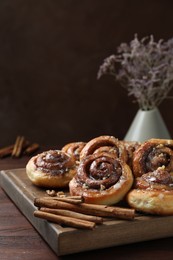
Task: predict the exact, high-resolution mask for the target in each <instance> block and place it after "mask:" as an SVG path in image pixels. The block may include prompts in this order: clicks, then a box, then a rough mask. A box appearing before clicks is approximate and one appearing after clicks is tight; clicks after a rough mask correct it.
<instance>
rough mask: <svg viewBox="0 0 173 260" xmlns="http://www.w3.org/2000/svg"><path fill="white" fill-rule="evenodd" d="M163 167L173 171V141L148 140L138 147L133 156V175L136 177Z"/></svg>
mask: <svg viewBox="0 0 173 260" xmlns="http://www.w3.org/2000/svg"><path fill="white" fill-rule="evenodd" d="M161 166H165V167H166V170H168V171H173V140H167V139H150V140H147V141H146V142H144V143H143V144H141V145H140V146H139V148H138V149H137V150H136V151H135V152H134V155H133V166H132V167H133V173H134V175H135V176H136V177H138V176H142V175H143V174H145V173H147V172H152V171H154V170H156V169H157V168H158V167H161Z"/></svg>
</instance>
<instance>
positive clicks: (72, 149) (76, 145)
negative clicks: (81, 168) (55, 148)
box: [61, 142, 86, 161]
mask: <svg viewBox="0 0 173 260" xmlns="http://www.w3.org/2000/svg"><path fill="white" fill-rule="evenodd" d="M85 144H86V143H85V142H72V143H68V144H66V145H65V146H63V147H62V149H61V150H62V151H63V152H65V153H68V154H69V155H70V156H74V157H75V159H76V161H79V159H80V153H81V151H82V149H83V148H84V146H85Z"/></svg>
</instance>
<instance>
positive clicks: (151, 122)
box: [124, 108, 171, 142]
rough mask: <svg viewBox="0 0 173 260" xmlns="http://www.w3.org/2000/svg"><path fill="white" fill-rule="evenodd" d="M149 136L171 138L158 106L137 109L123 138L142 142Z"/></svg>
mask: <svg viewBox="0 0 173 260" xmlns="http://www.w3.org/2000/svg"><path fill="white" fill-rule="evenodd" d="M150 138H160V139H171V135H170V133H169V131H168V129H167V127H166V125H165V122H164V120H163V118H162V116H161V114H160V111H159V109H158V108H154V109H152V110H147V111H144V110H140V109H139V110H138V112H137V114H136V116H135V118H134V120H133V122H132V124H131V126H130V128H129V130H128V132H127V134H126V136H125V137H124V140H126V141H138V142H143V141H145V140H148V139H150Z"/></svg>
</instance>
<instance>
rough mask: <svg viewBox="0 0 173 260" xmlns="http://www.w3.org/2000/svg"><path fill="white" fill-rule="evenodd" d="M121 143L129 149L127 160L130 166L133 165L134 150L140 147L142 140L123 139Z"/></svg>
mask: <svg viewBox="0 0 173 260" xmlns="http://www.w3.org/2000/svg"><path fill="white" fill-rule="evenodd" d="M121 144H122V145H123V146H124V147H125V149H126V151H127V157H128V158H127V162H128V164H129V165H130V166H132V161H133V155H134V152H135V151H136V150H137V149H138V148H139V146H140V144H141V143H140V142H136V141H124V140H123V141H121Z"/></svg>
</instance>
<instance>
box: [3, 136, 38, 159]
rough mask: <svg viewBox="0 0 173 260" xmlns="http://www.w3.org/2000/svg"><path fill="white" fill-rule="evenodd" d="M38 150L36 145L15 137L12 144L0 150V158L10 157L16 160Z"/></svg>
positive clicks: (23, 138)
mask: <svg viewBox="0 0 173 260" xmlns="http://www.w3.org/2000/svg"><path fill="white" fill-rule="evenodd" d="M38 149H39V144H38V143H30V142H29V141H28V140H27V139H26V138H25V137H24V136H20V135H19V136H17V138H16V140H15V142H14V144H12V145H8V146H5V147H3V148H1V149H0V158H4V157H7V156H12V157H13V158H18V157H20V156H21V155H22V154H25V155H31V154H33V153H34V152H35V151H36V150H38Z"/></svg>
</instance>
